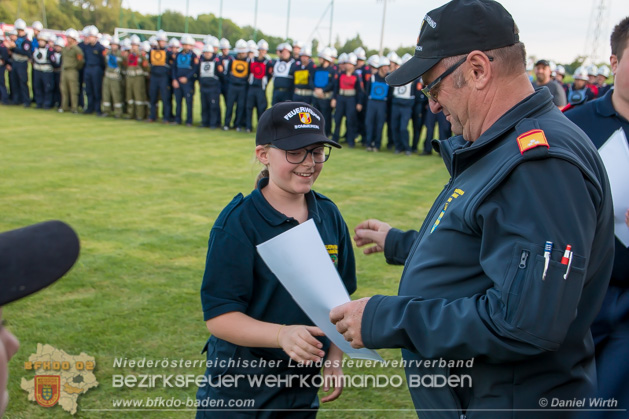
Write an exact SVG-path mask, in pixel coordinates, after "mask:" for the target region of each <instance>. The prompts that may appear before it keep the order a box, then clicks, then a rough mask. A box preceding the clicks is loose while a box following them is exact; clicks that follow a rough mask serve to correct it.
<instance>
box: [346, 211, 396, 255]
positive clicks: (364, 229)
mask: <svg viewBox="0 0 629 419" xmlns="http://www.w3.org/2000/svg"><path fill="white" fill-rule="evenodd" d="M389 230H391V226H390V225H389V224H387V223H385V222H383V221H380V220H373V219H371V220H367V221H363V222H362V223H360V224H358V225H357V226H356V228H355V229H354V233H355V235H354V242H356V246H358V247H363V246H365V245H367V244H371V243H375V246H371V247H367V248H365V249H364V250H363V253H364V254H366V255H369V254H371V253H377V252H382V251H384V242H385V240H386V238H387V234H389Z"/></svg>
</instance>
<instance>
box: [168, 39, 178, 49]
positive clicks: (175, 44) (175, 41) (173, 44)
mask: <svg viewBox="0 0 629 419" xmlns="http://www.w3.org/2000/svg"><path fill="white" fill-rule="evenodd" d="M168 46H169V47H172V48H180V47H181V42H179V39H177V38H170V41H168Z"/></svg>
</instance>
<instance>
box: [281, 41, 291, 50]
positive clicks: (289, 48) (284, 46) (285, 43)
mask: <svg viewBox="0 0 629 419" xmlns="http://www.w3.org/2000/svg"><path fill="white" fill-rule="evenodd" d="M278 48H279V47H278ZM285 49H287V50H289V51H290V52H293V47H291V46H290V44H289V43H288V42H284V43H282V49H281V50H280V51H284V50H285Z"/></svg>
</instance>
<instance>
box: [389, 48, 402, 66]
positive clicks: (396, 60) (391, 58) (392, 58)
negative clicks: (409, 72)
mask: <svg viewBox="0 0 629 419" xmlns="http://www.w3.org/2000/svg"><path fill="white" fill-rule="evenodd" d="M387 58H388V59H389V61H390V62H392V63H395V64H397V65H402V60H401V59H400V56H399V55H397V53H396V52H395V51H391V52H390V53H388V54H387Z"/></svg>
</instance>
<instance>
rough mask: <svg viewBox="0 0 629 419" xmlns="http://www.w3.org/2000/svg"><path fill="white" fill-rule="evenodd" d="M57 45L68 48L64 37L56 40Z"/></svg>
mask: <svg viewBox="0 0 629 419" xmlns="http://www.w3.org/2000/svg"><path fill="white" fill-rule="evenodd" d="M55 45H56V46H58V47H61V48H64V47H65V46H66V41H65V39H63V38H62V37H60V36H58V37H57V39H55Z"/></svg>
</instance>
